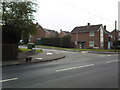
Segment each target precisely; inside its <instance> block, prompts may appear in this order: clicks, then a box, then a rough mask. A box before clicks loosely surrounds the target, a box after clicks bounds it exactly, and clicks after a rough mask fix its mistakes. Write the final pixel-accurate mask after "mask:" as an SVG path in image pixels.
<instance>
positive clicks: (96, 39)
mask: <svg viewBox="0 0 120 90" xmlns="http://www.w3.org/2000/svg"><path fill="white" fill-rule="evenodd" d="M71 37H72V38H71V40H72V43H74V42H75V41H76V40H77V37H78V41H85V48H91V47H89V41H94V44H95V47H100V33H99V32H95V33H94V36H89V33H88V32H86V33H79V34H78V36H77V34H71ZM75 47H77V48H78V46H75Z"/></svg>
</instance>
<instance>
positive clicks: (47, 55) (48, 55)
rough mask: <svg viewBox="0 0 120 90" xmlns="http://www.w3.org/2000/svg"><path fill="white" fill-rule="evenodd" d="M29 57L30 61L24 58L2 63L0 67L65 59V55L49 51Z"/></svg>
mask: <svg viewBox="0 0 120 90" xmlns="http://www.w3.org/2000/svg"><path fill="white" fill-rule="evenodd" d="M29 57H32V60H31V61H26V58H21V59H18V60H10V61H3V62H2V64H0V66H11V65H21V64H30V63H38V62H48V61H53V60H58V59H62V58H64V57H65V55H63V54H62V53H55V52H52V51H49V52H46V51H44V52H42V53H36V54H34V55H31V56H29Z"/></svg>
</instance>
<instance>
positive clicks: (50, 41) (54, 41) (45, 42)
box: [41, 38, 61, 47]
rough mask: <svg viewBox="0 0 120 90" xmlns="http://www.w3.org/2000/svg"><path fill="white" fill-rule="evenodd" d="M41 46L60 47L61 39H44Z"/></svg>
mask: <svg viewBox="0 0 120 90" xmlns="http://www.w3.org/2000/svg"><path fill="white" fill-rule="evenodd" d="M41 45H46V46H56V47H60V46H61V39H60V38H42V39H41Z"/></svg>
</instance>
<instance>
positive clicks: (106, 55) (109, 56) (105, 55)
mask: <svg viewBox="0 0 120 90" xmlns="http://www.w3.org/2000/svg"><path fill="white" fill-rule="evenodd" d="M100 56H101V57H104V56H109V57H110V56H111V55H100Z"/></svg>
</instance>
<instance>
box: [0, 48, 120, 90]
mask: <svg viewBox="0 0 120 90" xmlns="http://www.w3.org/2000/svg"><path fill="white" fill-rule="evenodd" d="M44 50H45V51H54V52H55V53H63V54H65V55H66V57H65V58H63V59H60V60H56V61H50V62H43V63H34V64H27V65H26V64H25V65H16V66H7V67H3V68H2V71H3V72H2V78H3V79H2V80H1V81H0V82H2V85H3V88H118V73H120V72H118V68H120V66H119V65H118V63H119V59H118V55H117V54H92V53H87V52H69V51H60V50H49V49H44Z"/></svg>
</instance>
